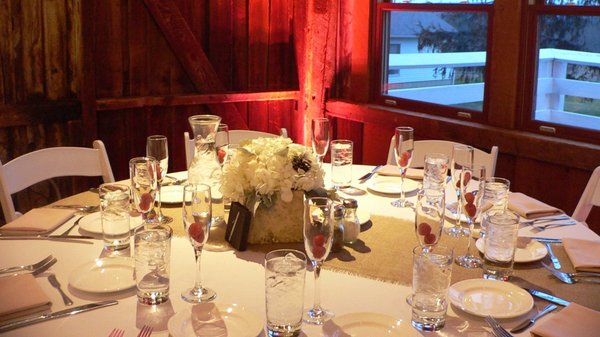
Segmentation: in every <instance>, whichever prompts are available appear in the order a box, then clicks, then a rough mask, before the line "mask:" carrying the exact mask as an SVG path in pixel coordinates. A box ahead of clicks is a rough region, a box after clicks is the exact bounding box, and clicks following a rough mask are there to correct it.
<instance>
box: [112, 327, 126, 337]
mask: <svg viewBox="0 0 600 337" xmlns="http://www.w3.org/2000/svg"><path fill="white" fill-rule="evenodd" d="M124 334H125V331H124V330H121V329H117V328H114V329H113V330H112V331H111V332H110V334H109V335H108V337H123V335H124Z"/></svg>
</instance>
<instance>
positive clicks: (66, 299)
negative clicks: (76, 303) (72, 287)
mask: <svg viewBox="0 0 600 337" xmlns="http://www.w3.org/2000/svg"><path fill="white" fill-rule="evenodd" d="M48 282H50V284H51V285H52V286H53V287H54V288H56V290H58V292H59V293H60V296H61V297H62V300H63V303H65V305H73V301H71V299H70V298H69V296H67V294H65V292H64V291H63V290H62V288H61V287H60V282H58V279H56V275H54V274H50V275H48Z"/></svg>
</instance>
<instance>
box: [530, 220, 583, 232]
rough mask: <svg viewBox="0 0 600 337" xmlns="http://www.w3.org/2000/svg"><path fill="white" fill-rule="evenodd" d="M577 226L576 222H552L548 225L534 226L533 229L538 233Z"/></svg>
mask: <svg viewBox="0 0 600 337" xmlns="http://www.w3.org/2000/svg"><path fill="white" fill-rule="evenodd" d="M575 224H577V222H576V221H565V222H551V223H546V224H543V225H533V229H536V230H538V232H541V231H543V230H545V229H548V228H550V227H562V226H573V225H575Z"/></svg>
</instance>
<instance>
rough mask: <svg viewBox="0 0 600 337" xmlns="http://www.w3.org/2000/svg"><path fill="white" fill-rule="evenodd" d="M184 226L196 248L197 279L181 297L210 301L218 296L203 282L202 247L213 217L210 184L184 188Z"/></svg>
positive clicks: (194, 300)
mask: <svg viewBox="0 0 600 337" xmlns="http://www.w3.org/2000/svg"><path fill="white" fill-rule="evenodd" d="M182 215H183V226H184V229H185V233H186V235H187V237H188V239H189V240H190V243H191V245H192V247H193V248H194V254H195V257H196V279H195V283H194V287H192V288H190V289H187V290H185V291H184V292H183V293H181V298H182V299H183V300H184V301H186V302H190V303H201V302H209V301H212V300H213V299H215V298H216V297H217V293H215V291H214V290H212V289H209V288H205V287H203V286H202V282H201V273H200V271H201V268H200V262H201V256H202V248H203V247H204V244H205V243H206V240H207V239H208V233H209V231H210V225H211V221H212V220H211V219H212V198H211V192H210V186H208V185H205V184H187V185H185V187H184V188H183V207H182Z"/></svg>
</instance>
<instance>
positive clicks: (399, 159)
mask: <svg viewBox="0 0 600 337" xmlns="http://www.w3.org/2000/svg"><path fill="white" fill-rule="evenodd" d="M413 149H414V130H413V128H411V127H408V126H399V127H397V128H396V131H395V133H394V153H395V154H396V156H395V157H396V165H397V166H398V169H400V199H396V200H394V201H392V206H395V207H412V206H413V205H412V202H410V201H408V200H407V199H406V196H405V193H404V177H405V176H406V171H407V170H408V167H409V166H410V162H411V161H412V153H413Z"/></svg>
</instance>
